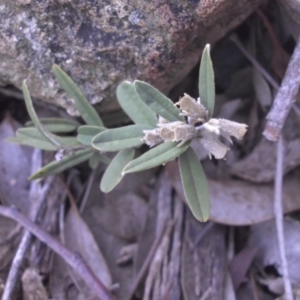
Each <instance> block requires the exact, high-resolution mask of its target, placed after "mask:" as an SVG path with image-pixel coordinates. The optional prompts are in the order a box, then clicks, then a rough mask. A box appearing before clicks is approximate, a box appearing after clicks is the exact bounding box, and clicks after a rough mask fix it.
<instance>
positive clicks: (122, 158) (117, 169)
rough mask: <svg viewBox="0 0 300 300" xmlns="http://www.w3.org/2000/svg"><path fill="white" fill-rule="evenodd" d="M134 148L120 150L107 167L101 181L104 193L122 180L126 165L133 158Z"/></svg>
mask: <svg viewBox="0 0 300 300" xmlns="http://www.w3.org/2000/svg"><path fill="white" fill-rule="evenodd" d="M134 152H135V151H134V149H132V148H129V149H124V150H122V151H120V152H119V153H118V154H117V155H116V156H115V157H114V158H113V160H112V161H111V163H110V164H109V166H108V167H107V169H106V171H105V173H104V174H103V177H102V179H101V183H100V189H101V191H102V192H104V193H109V192H110V191H111V190H113V188H114V187H115V186H116V185H117V184H118V183H119V182H120V181H121V180H122V178H123V175H122V171H123V169H124V167H125V166H126V165H127V164H128V163H129V162H130V161H131V160H132V159H133V157H134Z"/></svg>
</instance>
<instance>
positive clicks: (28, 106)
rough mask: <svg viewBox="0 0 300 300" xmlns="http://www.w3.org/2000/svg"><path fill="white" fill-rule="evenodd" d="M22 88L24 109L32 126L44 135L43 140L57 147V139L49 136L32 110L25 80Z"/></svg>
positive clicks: (58, 145)
mask: <svg viewBox="0 0 300 300" xmlns="http://www.w3.org/2000/svg"><path fill="white" fill-rule="evenodd" d="M22 90H23V95H24V99H25V104H26V109H27V111H28V114H29V116H30V119H31V120H32V122H33V124H34V126H35V127H36V128H37V129H38V131H39V132H40V133H41V135H42V136H44V137H45V140H48V141H49V143H51V144H53V146H55V149H59V148H60V144H59V142H58V141H57V140H55V137H54V136H51V135H50V133H49V132H47V131H46V130H45V129H44V128H43V126H42V124H41V122H40V120H39V118H38V116H37V114H36V112H35V110H34V107H33V104H32V100H31V97H30V93H29V90H28V88H27V85H26V82H25V80H24V81H23V83H22Z"/></svg>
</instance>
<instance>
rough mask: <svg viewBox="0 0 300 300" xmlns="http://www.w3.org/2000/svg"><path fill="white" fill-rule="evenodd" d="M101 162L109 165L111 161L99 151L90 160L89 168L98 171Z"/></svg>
mask: <svg viewBox="0 0 300 300" xmlns="http://www.w3.org/2000/svg"><path fill="white" fill-rule="evenodd" d="M101 162H102V163H104V164H106V165H108V164H109V163H110V162H111V159H109V158H108V157H107V156H105V155H103V154H101V153H100V152H98V151H97V152H95V153H93V155H92V156H91V158H90V159H89V166H90V168H91V169H96V168H97V167H98V165H99V163H101Z"/></svg>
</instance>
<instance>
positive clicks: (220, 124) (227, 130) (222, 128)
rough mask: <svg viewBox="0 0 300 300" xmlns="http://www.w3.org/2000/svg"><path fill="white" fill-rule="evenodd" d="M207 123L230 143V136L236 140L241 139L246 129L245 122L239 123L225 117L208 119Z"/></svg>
mask: <svg viewBox="0 0 300 300" xmlns="http://www.w3.org/2000/svg"><path fill="white" fill-rule="evenodd" d="M208 124H209V125H211V126H212V127H215V128H216V130H217V131H219V133H218V134H221V135H222V136H223V137H224V138H226V139H227V140H228V141H229V142H230V143H232V140H231V137H232V136H233V137H235V138H237V139H238V140H241V139H242V138H243V137H244V135H245V133H246V131H247V129H248V126H247V125H246V124H241V123H237V122H233V121H229V120H226V119H210V120H209V121H208Z"/></svg>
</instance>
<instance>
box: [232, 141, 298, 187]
mask: <svg viewBox="0 0 300 300" xmlns="http://www.w3.org/2000/svg"><path fill="white" fill-rule="evenodd" d="M299 149H300V139H295V140H292V141H290V142H285V153H284V161H283V173H284V174H286V173H288V172H289V171H291V170H292V169H294V168H296V167H297V166H299V165H300V152H299ZM275 167H276V147H275V146H274V143H273V142H270V141H268V140H266V139H264V138H262V139H261V140H260V142H259V143H258V144H257V146H256V147H255V148H254V149H253V151H252V152H251V153H250V154H249V155H248V156H247V157H246V158H244V159H243V160H240V161H238V162H236V163H235V164H233V165H232V166H231V167H230V173H231V174H232V175H235V176H238V177H241V178H243V179H246V180H249V181H252V182H258V183H260V182H270V181H273V180H274V178H275Z"/></svg>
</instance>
